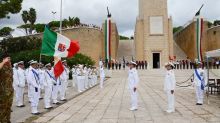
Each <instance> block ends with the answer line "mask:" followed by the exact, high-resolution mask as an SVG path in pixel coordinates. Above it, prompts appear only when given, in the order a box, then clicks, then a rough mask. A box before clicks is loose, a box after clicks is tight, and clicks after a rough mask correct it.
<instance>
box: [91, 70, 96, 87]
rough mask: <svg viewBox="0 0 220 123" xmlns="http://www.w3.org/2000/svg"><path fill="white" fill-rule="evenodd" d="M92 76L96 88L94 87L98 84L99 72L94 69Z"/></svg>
mask: <svg viewBox="0 0 220 123" xmlns="http://www.w3.org/2000/svg"><path fill="white" fill-rule="evenodd" d="M91 74H92V75H91V76H92V86H94V85H96V83H97V78H98V77H97V70H96V69H94V70H93V71H92V73H91Z"/></svg>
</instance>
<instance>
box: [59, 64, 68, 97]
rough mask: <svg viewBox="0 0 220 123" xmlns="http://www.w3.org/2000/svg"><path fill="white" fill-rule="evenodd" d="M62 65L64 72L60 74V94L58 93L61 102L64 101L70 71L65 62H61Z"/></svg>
mask: <svg viewBox="0 0 220 123" xmlns="http://www.w3.org/2000/svg"><path fill="white" fill-rule="evenodd" d="M62 63H63V66H64V71H63V73H62V74H61V76H62V77H60V80H61V83H62V84H61V92H60V96H61V99H60V100H61V101H66V98H65V96H66V90H67V86H68V80H69V73H70V70H69V67H68V66H67V62H66V60H63V61H62Z"/></svg>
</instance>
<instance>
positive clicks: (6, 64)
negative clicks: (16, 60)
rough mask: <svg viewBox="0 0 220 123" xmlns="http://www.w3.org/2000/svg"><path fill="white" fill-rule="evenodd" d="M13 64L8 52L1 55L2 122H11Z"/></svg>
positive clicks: (0, 92) (0, 101)
mask: <svg viewBox="0 0 220 123" xmlns="http://www.w3.org/2000/svg"><path fill="white" fill-rule="evenodd" d="M12 74H13V72H12V66H11V62H10V58H9V57H8V55H7V54H6V53H4V54H1V57H0V109H1V111H0V123H10V115H11V106H12V102H13V93H14V90H13V87H12V78H13V77H12Z"/></svg>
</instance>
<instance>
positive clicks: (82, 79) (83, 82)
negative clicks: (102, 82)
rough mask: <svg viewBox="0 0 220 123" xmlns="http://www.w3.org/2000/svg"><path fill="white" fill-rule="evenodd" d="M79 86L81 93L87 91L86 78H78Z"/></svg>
mask: <svg viewBox="0 0 220 123" xmlns="http://www.w3.org/2000/svg"><path fill="white" fill-rule="evenodd" d="M77 85H78V91H79V92H81V91H84V90H85V76H77Z"/></svg>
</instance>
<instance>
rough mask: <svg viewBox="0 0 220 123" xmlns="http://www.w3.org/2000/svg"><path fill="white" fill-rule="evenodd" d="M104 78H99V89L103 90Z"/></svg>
mask: <svg viewBox="0 0 220 123" xmlns="http://www.w3.org/2000/svg"><path fill="white" fill-rule="evenodd" d="M104 80H105V77H100V88H103V84H104Z"/></svg>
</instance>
